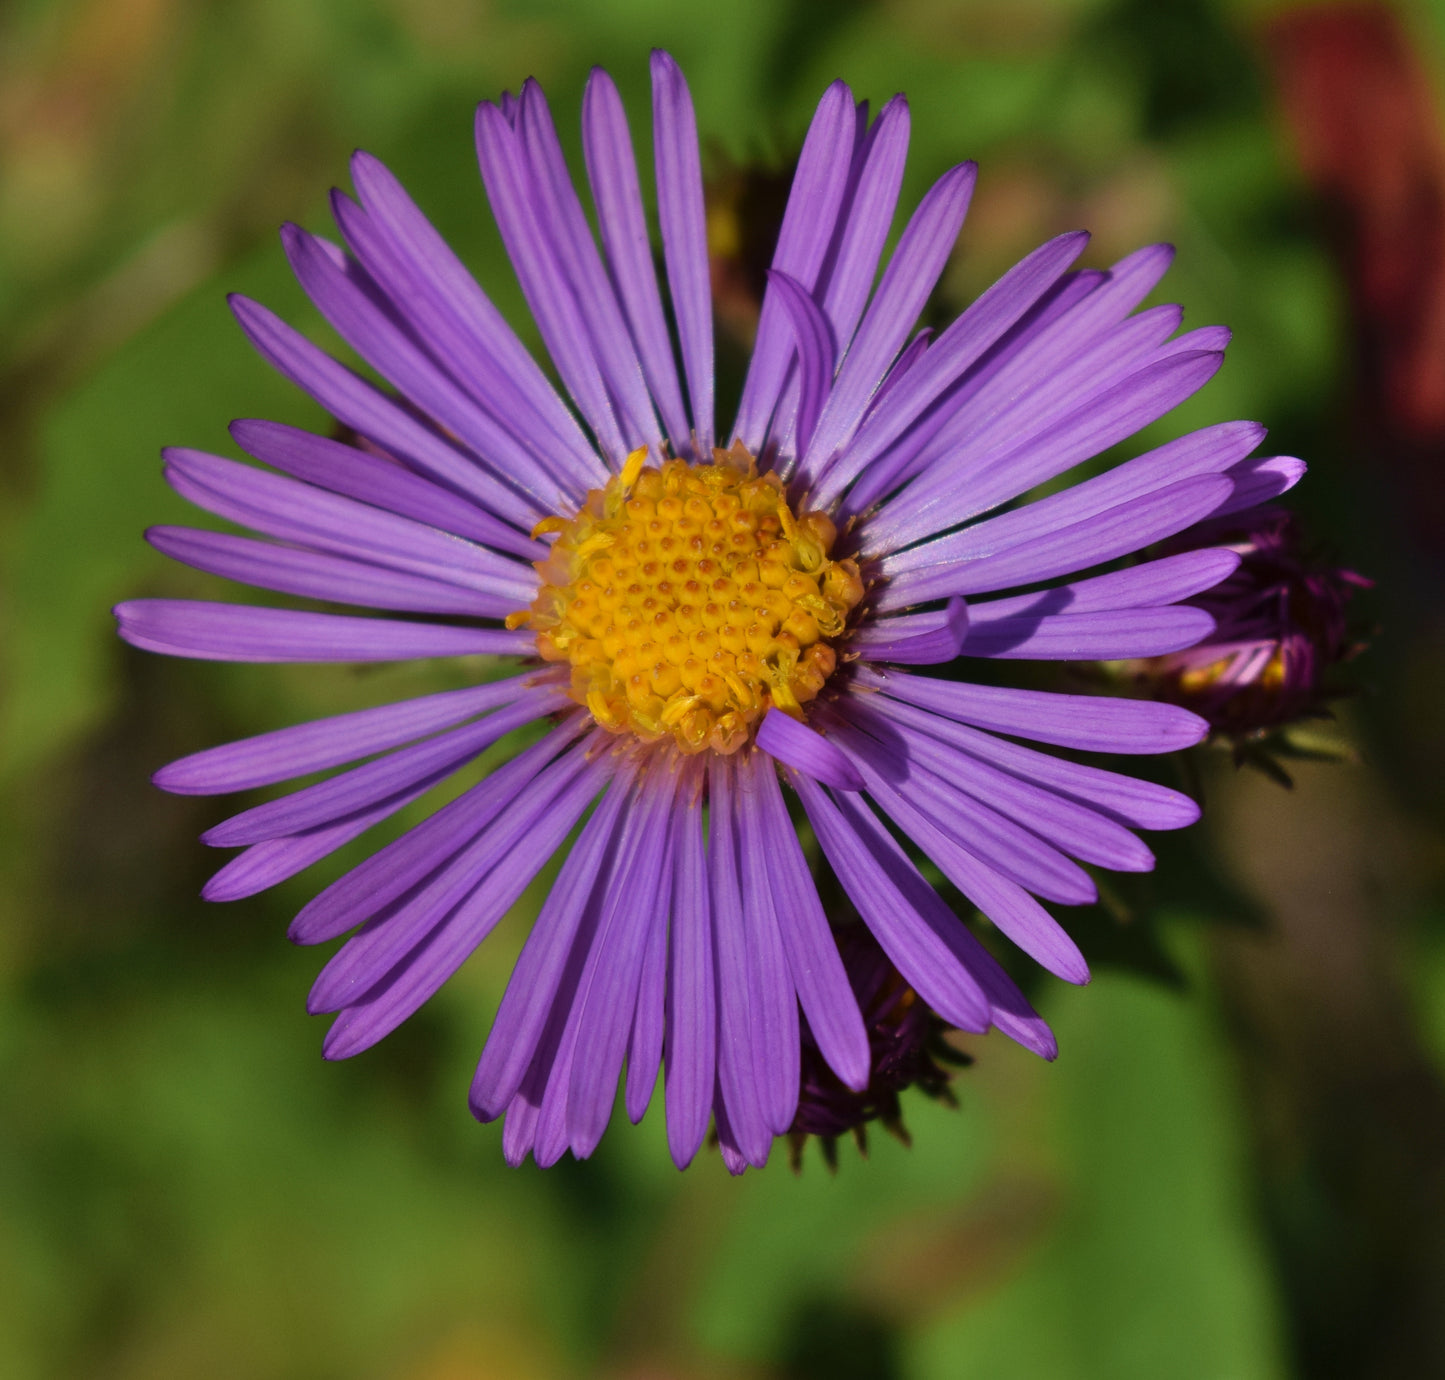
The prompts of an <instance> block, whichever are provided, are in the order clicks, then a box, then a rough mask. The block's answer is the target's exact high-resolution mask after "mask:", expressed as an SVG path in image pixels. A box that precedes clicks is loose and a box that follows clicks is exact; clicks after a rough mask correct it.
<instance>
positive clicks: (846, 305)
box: [817, 95, 912, 345]
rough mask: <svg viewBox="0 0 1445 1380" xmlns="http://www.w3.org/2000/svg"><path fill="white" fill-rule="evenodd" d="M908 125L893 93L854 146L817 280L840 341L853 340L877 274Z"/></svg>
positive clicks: (906, 115)
mask: <svg viewBox="0 0 1445 1380" xmlns="http://www.w3.org/2000/svg"><path fill="white" fill-rule="evenodd" d="M863 109H866V102H865V105H864V107H863ZM861 114H862V110H860V116H861ZM911 123H912V119H911V116H910V115H909V112H908V101H907V100H906V98H904V97H903V96H901V95H899V96H894V97H893V98H892V99H891V100H890V101H889V102H888V103H887V104H886V105H885V106H884V107H883V109H882V110H880V111H879V112H878V118H877V119H876V120H875V121H874V122H873V125H872V127H871V128H869V129H868V131H867V133H866V134H865V135H863V137H862V138H861V139H858V140H857V141H856V143H855V145H854V151H853V166H852V168H851V169H850V170H849V180H848V187H847V190H846V191H845V192H844V194H843V206H842V209H841V210H840V212H839V215H838V231H837V234H836V235H835V236H834V240H833V244H832V245H831V246H830V247H829V253H828V257H827V259H825V260H824V263H823V267H822V269H821V270H820V272H819V275H818V284H817V286H821V287H822V303H823V310H824V312H826V313H827V316H828V320H829V321H831V322H832V323H833V337H834V339H835V340H837V341H838V343H839V344H840V345H846V344H847V343H848V342H849V341H851V340H852V339H853V336H854V334H855V332H856V331H857V328H858V320H859V318H860V317H861V316H862V315H863V308H864V307H865V306H866V305H867V303H868V297H869V294H870V293H871V292H872V291H873V284H874V282H875V281H876V279H877V277H878V260H879V258H880V256H881V255H882V253H883V246H884V243H885V242H886V241H887V239H888V231H889V229H890V228H891V227H892V224H893V212H894V210H895V209H896V207H897V205H898V193H899V190H900V189H901V188H902V186H903V166H904V162H905V160H906V159H907V156H908V136H909V132H910V125H911Z"/></svg>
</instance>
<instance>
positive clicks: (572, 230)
mask: <svg viewBox="0 0 1445 1380" xmlns="http://www.w3.org/2000/svg"><path fill="white" fill-rule="evenodd" d="M517 136H518V140H519V143H520V146H521V149H522V153H523V157H524V158H525V159H526V160H527V163H528V165H529V167H530V170H531V174H532V196H533V205H534V208H535V211H536V216H537V221H536V223H537V226H538V229H539V230H540V231H541V232H542V233H543V234H544V235H547V236H548V237H549V238H550V240H551V243H552V248H553V252H554V254H555V256H556V259H557V262H558V263H559V264H560V265H561V266H562V269H563V271H564V273H565V274H566V278H565V282H566V284H567V285H568V286H569V287H570V289H571V292H572V295H573V297H574V298H575V300H576V302H577V306H578V308H579V310H580V311H581V313H582V319H583V322H584V324H585V326H586V328H587V331H588V333H589V335H590V337H591V340H592V349H593V356H594V358H595V359H596V360H597V364H598V367H599V368H600V369H601V371H602V377H603V379H604V380H605V382H606V385H607V391H608V393H609V394H610V395H611V396H612V398H613V400H614V401H615V402H616V403H617V407H618V412H619V419H620V420H622V421H623V422H624V427H623V439H624V440H625V441H626V442H627V445H628V447H629V449H632V448H635V447H636V446H639V445H644V444H648V445H652V446H653V447H654V448H655V449H656V448H659V447H660V443H661V441H662V436H661V434H660V432H659V431H658V426H657V418H656V416H655V415H654V413H653V408H652V399H651V397H649V395H648V391H647V384H646V382H645V379H644V375H643V368H642V362H641V360H640V359H639V358H638V356H637V351H636V349H635V348H634V346H633V341H632V335H631V332H630V331H629V330H628V327H627V322H626V320H625V319H624V317H623V313H622V307H621V306H620V305H619V303H618V300H617V293H616V292H615V291H614V289H613V285H612V282H611V281H610V280H609V279H608V276H607V271H606V269H604V268H603V266H602V256H601V254H599V253H598V251H597V242H596V240H594V239H593V238H592V231H591V229H590V228H589V227H588V225H587V216H586V214H585V213H584V212H583V210H582V202H581V200H580V199H579V198H578V196H577V189H576V187H574V186H573V185H572V175H571V174H570V173H569V172H568V171H567V160H566V159H565V158H564V157H563V155H562V145H561V144H560V143H559V142H558V139H557V131H556V128H555V127H554V126H553V124H552V112H551V110H549V109H548V107H547V98H546V96H544V95H543V94H542V88H541V87H540V86H538V85H537V83H536V82H535V81H533V80H530V79H529V80H528V81H527V82H526V83H525V85H524V86H523V87H522V99H521V112H520V114H519V116H518V118H517ZM628 154H629V161H631V150H630V148H629V150H628Z"/></svg>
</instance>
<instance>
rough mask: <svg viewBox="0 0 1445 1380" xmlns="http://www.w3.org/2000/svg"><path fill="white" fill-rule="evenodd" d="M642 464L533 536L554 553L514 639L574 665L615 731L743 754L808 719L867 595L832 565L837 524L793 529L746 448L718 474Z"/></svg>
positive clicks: (776, 484) (575, 689)
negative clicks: (522, 632)
mask: <svg viewBox="0 0 1445 1380" xmlns="http://www.w3.org/2000/svg"><path fill="white" fill-rule="evenodd" d="M646 460H647V452H646V450H637V451H634V452H633V454H632V455H631V456H629V457H628V461H627V464H626V465H625V466H624V467H623V470H622V473H621V474H619V475H617V476H615V477H614V478H613V479H611V480H609V481H608V483H607V486H606V487H605V488H603V489H593V490H592V491H591V492H589V493H588V495H587V501H586V502H585V503H584V504H583V505H582V508H581V511H579V512H578V513H577V515H576V516H575V517H573V518H571V519H567V518H561V517H554V518H548V519H546V520H545V521H543V522H542V523H540V524H539V525H538V528H537V534H538V535H541V534H544V533H549V532H555V533H556V534H557V540H556V542H555V543H554V545H553V547H552V550H551V553H550V554H549V556H548V558H547V559H546V560H545V561H539V562H538V563H537V572H538V574H539V575H540V576H541V578H542V584H541V589H540V591H539V592H538V595H537V598H536V600H535V601H534V602H533V603H532V606H531V608H530V609H526V610H522V611H520V612H519V613H516V614H513V615H512V617H511V618H509V619H508V624H509V626H512V627H520V626H522V625H523V624H528V625H530V626H531V627H532V628H534V629H536V632H537V651H538V653H539V654H540V655H541V656H542V657H543V658H544V659H545V660H547V661H565V662H570V663H571V666H572V686H571V691H572V695H573V697H574V698H575V699H576V700H577V701H578V702H579V703H581V704H584V705H586V707H587V708H588V709H589V710H590V711H591V713H592V716H593V717H594V718H595V719H596V720H597V722H598V723H599V724H601V725H602V726H603V727H604V728H607V729H610V730H611V731H612V732H614V733H631V734H634V735H635V736H636V737H638V738H640V739H642V740H643V741H645V742H653V741H658V740H661V739H664V738H668V737H671V738H673V739H674V740H675V741H676V742H677V744H678V746H679V747H680V748H681V749H682V750H683V751H684V752H689V753H694V752H702V751H703V750H704V749H707V748H711V749H712V750H713V751H715V752H722V753H730V752H735V751H736V750H737V749H738V748H740V747H742V746H743V745H744V744H745V743H746V742H747V741H748V740H749V739H750V737H751V736H752V731H753V728H754V726H755V725H756V724H757V722H758V721H759V720H760V719H761V718H762V716H763V715H764V714H765V713H766V712H767V710H768V708H769V707H770V706H774V705H775V706H777V708H779V709H782V710H784V711H785V712H787V713H789V714H792V715H793V716H794V717H796V718H802V717H803V709H802V706H803V705H805V704H806V703H808V701H809V700H811V699H813V698H814V697H815V696H816V695H817V694H818V692H819V691H820V690H821V689H822V688H823V685H824V683H825V682H826V681H827V679H828V677H829V676H830V675H832V673H833V670H834V668H835V666H836V665H837V653H836V651H835V650H834V647H833V646H832V645H831V644H832V642H833V640H834V639H837V638H838V637H840V636H841V635H842V634H843V632H844V630H845V628H846V625H847V620H848V615H849V613H850V612H851V611H852V610H853V608H854V607H855V606H856V605H857V603H858V602H859V600H860V599H861V598H862V597H863V582H862V580H861V579H860V578H859V574H858V567H857V565H856V563H855V562H853V561H851V560H841V561H835V560H832V559H831V558H830V554H829V553H830V552H831V550H832V547H833V541H834V539H835V536H836V530H835V528H834V526H833V523H832V521H831V520H830V519H829V518H828V517H827V516H826V514H823V513H815V512H805V513H803V514H802V515H801V516H795V515H794V513H793V511H792V509H791V508H790V507H789V506H788V500H787V496H786V494H785V492H784V489H783V485H782V482H781V481H780V480H779V478H778V476H777V475H776V474H773V473H771V472H769V473H766V474H759V473H758V472H757V466H756V464H755V462H754V459H753V457H752V456H751V455H750V454H749V453H748V452H747V451H746V450H744V449H743V448H742V447H741V446H739V445H735V446H734V447H733V449H732V450H730V451H723V450H714V452H713V463H712V464H710V465H695V464H689V463H687V462H686V461H683V460H676V459H669V460H666V461H664V462H663V464H662V466H661V467H660V468H658V467H657V466H655V465H648V464H647V463H646Z"/></svg>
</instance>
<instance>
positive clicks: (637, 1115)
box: [626, 842, 674, 1126]
mask: <svg viewBox="0 0 1445 1380" xmlns="http://www.w3.org/2000/svg"><path fill="white" fill-rule="evenodd" d="M673 867H674V858H673V845H672V843H671V842H669V844H668V847H667V854H666V861H665V866H664V870H663V881H662V885H661V886H659V887H658V890H657V895H656V897H655V898H654V899H653V912H652V918H651V919H650V920H649V922H648V927H647V952H646V953H645V954H644V955H643V958H642V981H641V982H640V983H638V986H637V1010H636V1012H635V1013H634V1014H633V1017H632V1033H631V1035H630V1036H629V1037H628V1041H627V1097H626V1106H627V1119H628V1120H629V1121H630V1122H632V1124H633V1125H634V1126H636V1125H637V1123H638V1122H639V1121H641V1120H642V1118H643V1117H644V1116H645V1115H646V1113H647V1108H648V1105H649V1104H650V1103H651V1102H652V1094H653V1091H654V1090H655V1089H656V1087H657V1075H658V1073H659V1072H660V1071H661V1069H662V1043H663V1039H664V1038H665V1035H666V1011H667V929H668V923H667V922H668V912H669V908H670V903H671V900H672V871H673Z"/></svg>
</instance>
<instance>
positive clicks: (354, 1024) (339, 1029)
mask: <svg viewBox="0 0 1445 1380" xmlns="http://www.w3.org/2000/svg"><path fill="white" fill-rule="evenodd" d="M567 756H568V757H572V758H576V759H578V761H579V762H580V763H581V765H580V767H577V766H575V765H574V764H572V763H569V762H568V760H567V757H564V758H563V759H562V761H561V762H559V763H558V764H556V766H555V768H554V769H555V771H556V772H557V773H558V774H564V773H566V772H568V771H571V772H572V773H573V774H572V777H571V779H570V780H569V781H567V782H566V784H565V785H562V786H561V788H560V790H551V791H549V794H550V797H551V803H550V806H549V807H548V808H547V809H546V810H545V811H543V812H542V813H540V814H538V815H534V814H533V812H532V810H531V808H530V804H529V802H524V801H522V800H519V801H518V806H517V809H516V811H515V812H509V813H508V814H507V815H506V816H504V817H503V819H501V820H499V821H498V825H497V827H496V829H494V830H493V831H491V833H492V839H491V846H490V848H489V849H488V850H487V851H488V852H489V853H490V854H491V859H490V862H491V865H490V866H489V867H488V868H487V871H486V873H485V881H484V882H483V881H482V878H481V877H478V878H477V879H476V881H474V882H473V884H472V888H471V890H470V891H469V892H468V893H466V894H464V896H463V898H462V899H461V901H460V904H458V905H457V906H456V907H455V909H453V910H452V911H451V912H450V913H449V914H448V915H446V917H445V918H444V919H443V920H442V921H441V922H440V923H439V924H437V925H435V926H434V927H433V928H431V929H430V931H429V932H427V933H426V934H425V936H424V937H423V938H421V939H420V942H419V943H418V944H417V945H416V947H415V948H410V949H408V950H406V951H400V952H399V950H400V945H401V942H402V939H403V936H402V935H395V936H392V938H391V942H390V943H389V944H388V945H384V946H381V951H380V953H377V954H372V953H367V954H365V955H363V956H359V957H357V958H356V959H355V960H353V962H354V964H355V971H356V973H357V975H358V976H357V984H356V986H357V988H358V995H357V1000H355V1001H354V1002H353V1003H352V1004H351V1005H349V1006H347V1007H346V1008H345V1009H344V1010H343V1011H342V1012H341V1013H340V1014H339V1015H338V1016H337V1018H336V1020H335V1021H334V1022H333V1023H332V1026H331V1029H330V1030H329V1031H327V1033H326V1040H325V1043H324V1044H323V1046H322V1052H323V1054H325V1056H326V1057H327V1058H328V1059H345V1058H350V1057H351V1056H352V1055H353V1054H357V1053H359V1052H360V1051H361V1050H363V1049H367V1048H369V1047H370V1046H371V1045H373V1044H375V1043H376V1042H377V1041H378V1040H380V1039H382V1038H383V1037H384V1036H386V1035H389V1034H390V1033H391V1032H392V1031H393V1030H394V1029H396V1027H397V1026H398V1025H400V1024H401V1022H402V1021H404V1020H405V1019H406V1018H407V1017H408V1016H410V1015H411V1014H412V1013H413V1012H414V1011H416V1010H417V1008H418V1007H420V1006H421V1005H422V1004H423V1003H424V1002H426V1001H427V1000H428V999H430V998H431V997H432V996H433V995H434V994H435V992H436V991H437V989H438V988H439V987H441V985H442V984H443V983H444V982H445V981H446V980H447V979H448V978H449V977H451V975H452V974H453V973H455V972H456V970H457V969H458V968H460V967H461V965H462V964H463V963H464V962H465V961H466V959H467V958H468V957H469V956H470V955H471V953H472V951H473V950H474V949H475V948H476V947H477V945H478V944H480V943H481V942H482V940H483V939H485V938H486V936H487V935H488V934H490V933H491V931H492V929H493V927H494V926H495V925H496V923H497V921H499V920H500V919H501V918H502V916H503V915H505V914H506V913H507V911H508V910H510V909H511V907H512V904H513V903H514V902H515V901H516V900H517V898H518V897H519V896H520V895H521V894H522V892H523V891H525V890H526V888H527V885H528V883H529V882H530V881H531V880H532V878H533V877H535V876H536V875H537V873H538V872H539V871H540V870H541V869H542V867H543V866H545V864H546V863H547V860H548V859H549V858H550V857H551V856H552V854H553V852H554V851H555V850H556V849H557V848H558V847H559V846H560V845H561V843H562V841H563V839H565V838H566V837H567V835H568V834H569V833H570V832H571V830H572V827H573V825H575V824H576V822H577V820H578V819H579V818H580V817H581V815H582V814H583V812H584V811H585V810H586V808H587V806H588V804H589V803H590V802H591V801H592V799H593V798H594V797H595V795H596V794H597V791H598V790H599V789H600V788H601V786H602V784H603V781H604V779H605V776H606V773H607V770H608V768H609V766H610V763H608V762H607V761H605V760H603V761H591V762H588V761H586V760H585V755H584V754H583V753H582V752H581V751H574V752H572V753H570V754H568V755H567ZM541 784H542V783H540V782H537V783H534V786H533V789H540V788H541ZM555 784H556V783H548V785H549V786H552V785H555ZM479 851H480V850H479ZM481 861H482V860H481V859H480V857H479V859H478V865H479V867H480V865H481ZM374 933H380V930H379V929H378V930H374V931H370V932H368V933H363V934H362V935H358V936H357V937H356V938H354V939H352V940H350V941H348V943H347V944H346V945H345V946H343V948H342V949H341V951H340V952H339V953H338V954H337V955H336V957H335V958H333V959H332V960H331V963H329V964H328V965H327V967H326V969H324V970H323V977H325V976H326V975H327V973H330V972H332V971H333V969H332V965H333V964H335V965H337V967H336V970H335V972H336V978H335V986H336V987H337V988H338V989H339V988H342V987H343V986H344V979H343V977H342V974H343V973H344V972H346V971H347V970H348V965H347V961H346V960H347V955H348V950H351V949H352V948H353V946H356V947H357V948H360V946H361V944H362V942H363V941H364V940H365V939H366V938H368V937H369V934H374ZM406 937H410V936H406ZM389 953H397V958H396V961H395V966H394V967H393V968H391V970H390V971H389V972H387V971H386V970H382V971H381V972H380V973H377V974H376V976H375V977H372V978H371V980H370V981H368V977H369V970H368V964H369V963H371V964H376V965H377V966H378V967H379V965H380V963H381V961H382V955H383V954H389ZM374 971H375V970H374V969H372V970H370V972H374ZM378 979H379V980H378ZM319 983H320V979H318V984H319ZM363 984H365V987H363V986H362V985H363ZM313 990H315V989H313ZM310 1009H314V1008H310Z"/></svg>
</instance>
